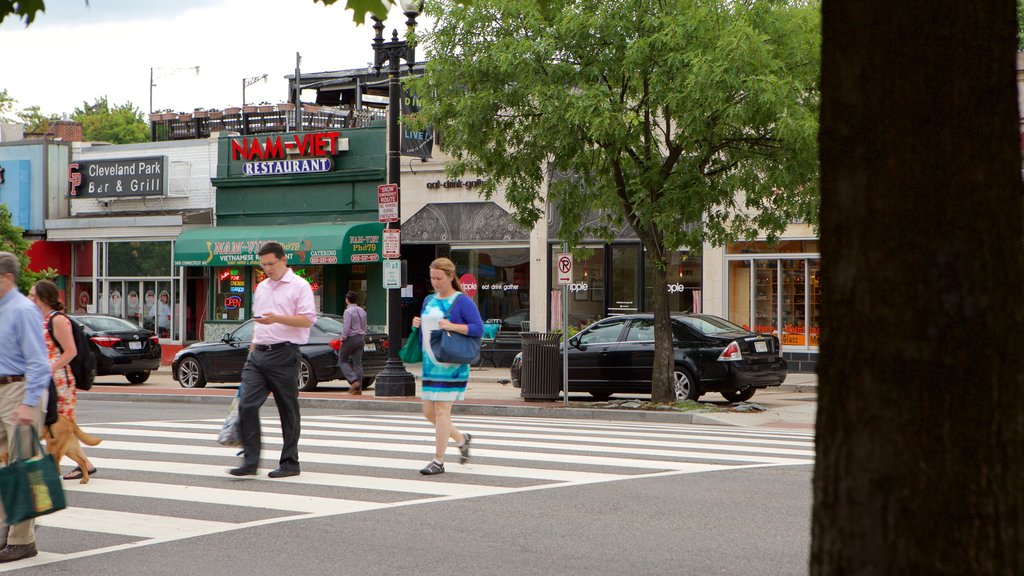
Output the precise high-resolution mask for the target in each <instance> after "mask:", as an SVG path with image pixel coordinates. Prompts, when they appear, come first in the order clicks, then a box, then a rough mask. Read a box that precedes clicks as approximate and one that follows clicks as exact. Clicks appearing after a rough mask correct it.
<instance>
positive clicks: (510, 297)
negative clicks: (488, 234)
mask: <svg viewBox="0 0 1024 576" xmlns="http://www.w3.org/2000/svg"><path fill="white" fill-rule="evenodd" d="M451 259H452V262H454V263H455V271H456V274H458V275H459V277H460V280H462V278H465V279H466V281H465V282H463V283H464V284H472V283H475V284H476V292H475V295H474V299H475V300H476V302H477V306H478V307H479V309H480V316H481V317H482V318H483V319H484V320H489V319H496V320H506V319H510V320H509V322H511V320H512V319H514V320H515V322H514V323H515V326H513V325H512V324H511V323H509V324H508V325H507V326H506V325H505V324H504V323H503V325H502V330H517V329H518V330H528V329H529V317H530V313H529V310H530V249H529V248H527V247H521V248H452V251H451ZM467 275H468V277H466V276H467ZM523 318H525V320H523Z"/></svg>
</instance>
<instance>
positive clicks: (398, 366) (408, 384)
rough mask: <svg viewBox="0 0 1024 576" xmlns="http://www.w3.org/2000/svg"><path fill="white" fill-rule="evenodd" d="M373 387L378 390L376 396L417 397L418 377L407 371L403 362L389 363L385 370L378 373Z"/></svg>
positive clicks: (394, 361)
mask: <svg viewBox="0 0 1024 576" xmlns="http://www.w3.org/2000/svg"><path fill="white" fill-rule="evenodd" d="M373 387H374V388H375V389H376V392H374V395H375V396H377V397H383V396H415V395H416V377H415V376H413V375H412V373H410V372H409V371H408V370H406V369H405V365H404V364H402V361H401V360H391V359H390V358H389V359H388V361H387V364H385V365H384V369H383V370H381V371H380V372H378V373H377V377H376V378H374V380H373Z"/></svg>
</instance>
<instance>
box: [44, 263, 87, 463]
mask: <svg viewBox="0 0 1024 576" xmlns="http://www.w3.org/2000/svg"><path fill="white" fill-rule="evenodd" d="M28 298H29V300H31V301H32V302H34V303H35V305H36V306H38V307H39V311H40V312H42V313H43V338H44V339H45V340H46V351H47V353H48V354H49V356H50V372H51V373H52V374H53V376H52V377H53V382H54V384H56V386H57V413H58V414H60V415H61V416H63V417H65V418H67V419H68V420H70V421H72V422H75V414H76V410H75V408H76V406H77V405H78V389H77V388H75V376H74V374H72V373H71V368H70V367H68V363H70V362H71V360H72V359H73V358H74V357H75V355H76V354H78V350H77V349H76V348H75V337H74V335H73V334H72V333H71V320H70V319H69V318H68V317H67V316H65V315H64V314H63V313H62V311H63V310H64V304H63V303H62V302H61V301H60V289H59V288H57V285H56V284H54V283H53V282H50V281H49V280H40V281H38V282H36V283H35V285H34V286H32V288H31V289H30V290H29V292H28ZM51 324H52V325H53V326H52V328H53V329H52V332H51ZM51 333H52V334H53V338H51V337H50V334H51ZM54 340H56V342H55V341H54ZM83 353H84V354H89V351H88V350H85V351H83ZM85 462H86V470H88V471H89V475H92V474H95V473H96V468H95V467H93V465H92V462H89V458H88V457H86V459H85ZM57 465H58V466H59V465H60V462H57ZM82 477H83V474H82V468H81V466H78V467H75V469H74V470H72V471H71V472H68V473H67V474H65V475H64V479H65V480H81V479H82ZM83 481H84V480H83Z"/></svg>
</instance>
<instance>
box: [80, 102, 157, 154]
mask: <svg viewBox="0 0 1024 576" xmlns="http://www.w3.org/2000/svg"><path fill="white" fill-rule="evenodd" d="M71 119H72V120H75V121H77V122H81V124H82V136H83V138H85V140H87V141H91V142H110V143H111V144H131V143H134V142H148V141H149V125H148V124H146V120H145V118H144V117H143V115H142V112H141V111H139V109H138V108H136V107H134V106H132V103H131V102H126V103H124V104H121V105H119V106H114V107H111V106H110V105H109V103H108V102H107V97H106V96H103V97H100V98H97V99H96V101H95V102H94V103H93V104H89V103H88V102H83V103H82V107H81V108H75V112H74V113H73V114H72V115H71Z"/></svg>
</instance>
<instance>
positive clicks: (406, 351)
mask: <svg viewBox="0 0 1024 576" xmlns="http://www.w3.org/2000/svg"><path fill="white" fill-rule="evenodd" d="M421 339H422V336H420V329H419V328H417V327H415V326H413V329H412V332H409V339H408V340H406V341H405V346H402V349H401V350H399V351H398V357H399V358H401V359H402V362H405V363H406V364H418V363H420V362H423V343H422V342H421Z"/></svg>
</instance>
